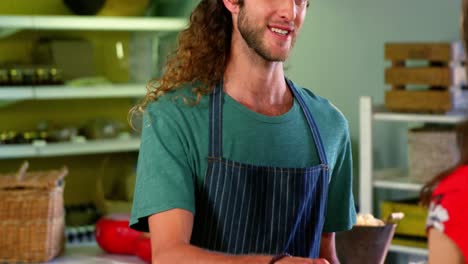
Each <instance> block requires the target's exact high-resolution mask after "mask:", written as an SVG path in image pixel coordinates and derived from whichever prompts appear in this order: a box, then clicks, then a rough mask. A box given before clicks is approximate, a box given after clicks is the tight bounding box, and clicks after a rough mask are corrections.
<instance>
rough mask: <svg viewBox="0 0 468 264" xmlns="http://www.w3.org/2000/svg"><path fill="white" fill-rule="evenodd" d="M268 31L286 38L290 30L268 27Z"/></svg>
mask: <svg viewBox="0 0 468 264" xmlns="http://www.w3.org/2000/svg"><path fill="white" fill-rule="evenodd" d="M270 30H271V31H273V32H274V33H276V34H278V35H281V36H287V35H289V34H290V33H291V30H287V29H281V28H276V27H270Z"/></svg>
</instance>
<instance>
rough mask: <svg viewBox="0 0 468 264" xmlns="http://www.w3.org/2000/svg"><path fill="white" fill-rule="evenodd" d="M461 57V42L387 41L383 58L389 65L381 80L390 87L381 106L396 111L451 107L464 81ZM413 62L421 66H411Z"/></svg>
mask: <svg viewBox="0 0 468 264" xmlns="http://www.w3.org/2000/svg"><path fill="white" fill-rule="evenodd" d="M464 56H465V55H464V52H463V46H462V45H461V43H387V44H386V45H385V59H386V60H388V61H391V63H392V66H391V67H389V68H387V69H386V70H385V83H386V84H388V85H390V86H391V90H389V91H386V93H385V106H386V107H387V108H388V109H390V110H394V111H400V112H430V113H444V112H448V111H450V110H452V109H453V108H454V106H455V105H456V104H457V102H456V101H457V100H460V99H458V98H457V97H458V96H459V95H460V93H458V91H459V90H460V89H461V88H460V87H462V86H463V85H465V84H466V73H465V69H464V67H463V65H462V62H463V61H464ZM415 62H419V63H420V64H421V62H423V63H422V64H424V65H423V66H411V64H415ZM416 65H418V64H417V63H416ZM414 87H417V89H415V88H414ZM457 89H458V90H457ZM456 91H457V92H456Z"/></svg>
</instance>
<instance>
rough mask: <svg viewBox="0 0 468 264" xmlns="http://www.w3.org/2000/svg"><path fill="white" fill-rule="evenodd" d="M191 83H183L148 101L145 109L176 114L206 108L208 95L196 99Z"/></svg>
mask: <svg viewBox="0 0 468 264" xmlns="http://www.w3.org/2000/svg"><path fill="white" fill-rule="evenodd" d="M194 87H195V86H194V85H193V84H184V85H181V86H179V87H177V88H175V89H172V90H171V91H169V92H166V93H165V94H164V95H162V96H160V97H159V98H158V99H157V100H156V101H151V102H150V103H148V105H147V108H146V110H147V111H148V112H149V113H150V114H168V115H170V116H171V115H172V114H176V113H181V114H184V113H187V112H197V111H200V110H203V109H205V110H206V109H207V106H208V101H209V100H208V97H209V96H208V95H203V96H201V97H200V100H199V101H197V95H196V94H195V93H194V92H193V88H194Z"/></svg>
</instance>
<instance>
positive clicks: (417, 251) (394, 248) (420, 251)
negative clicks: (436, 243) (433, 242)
mask: <svg viewBox="0 0 468 264" xmlns="http://www.w3.org/2000/svg"><path fill="white" fill-rule="evenodd" d="M389 251H390V252H397V253H405V254H412V255H420V256H427V255H428V251H427V249H425V248H418V247H409V246H401V245H390V248H389Z"/></svg>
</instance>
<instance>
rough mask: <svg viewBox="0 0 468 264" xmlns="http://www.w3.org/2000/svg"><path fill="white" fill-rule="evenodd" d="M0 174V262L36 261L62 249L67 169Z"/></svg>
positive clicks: (52, 255) (44, 259) (53, 254)
mask: <svg viewBox="0 0 468 264" xmlns="http://www.w3.org/2000/svg"><path fill="white" fill-rule="evenodd" d="M26 170H27V163H25V164H23V166H22V167H21V169H20V170H19V172H18V173H16V174H15V173H12V174H6V175H0V201H1V202H0V234H1V235H0V263H4V262H7V263H12V262H13V263H39V262H46V261H49V260H51V259H53V258H54V257H55V256H57V255H59V254H60V253H61V252H62V251H63V249H64V243H65V223H64V209H63V206H64V205H63V189H64V182H63V179H64V177H65V175H66V174H67V169H66V168H63V169H61V170H50V171H41V172H28V173H26Z"/></svg>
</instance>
